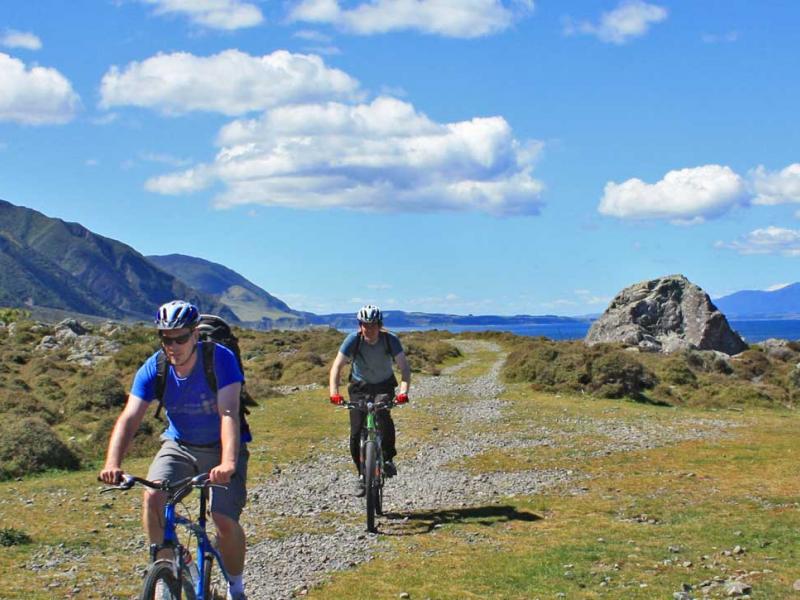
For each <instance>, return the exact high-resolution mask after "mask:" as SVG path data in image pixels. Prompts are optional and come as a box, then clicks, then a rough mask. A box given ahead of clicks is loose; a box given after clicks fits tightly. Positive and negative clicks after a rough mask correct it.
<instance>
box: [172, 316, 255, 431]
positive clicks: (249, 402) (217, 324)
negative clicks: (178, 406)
mask: <svg viewBox="0 0 800 600" xmlns="http://www.w3.org/2000/svg"><path fill="white" fill-rule="evenodd" d="M197 330H198V331H199V332H200V342H201V343H200V348H201V351H202V353H203V367H204V370H205V372H206V381H207V382H208V387H209V388H210V389H211V390H212V391H213V392H214V393H216V392H217V374H216V373H215V372H214V343H217V344H220V345H221V346H225V347H226V348H228V350H230V351H232V352H233V354H234V355H235V356H236V361H237V362H238V363H239V369H240V370H241V371H242V373H243V374H244V366H243V365H242V353H241V351H240V350H239V338H237V337H236V335H234V333H233V330H232V329H231V327H230V325H228V323H226V322H225V320H224V319H223V318H222V317H218V316H216V315H200V322H199V323H198V325H197ZM167 366H168V365H167V355H166V354H164V351H163V350H161V351H160V352H159V353H158V356H156V398H157V399H158V408H157V409H156V419H159V420H160V419H161V416H160V415H161V408H162V407H163V406H164V391H165V389H166V387H167ZM250 406H258V403H257V402H256V401H255V400H254V399H253V397H252V396H251V395H250V393H249V392H248V391H247V388H246V387H245V383H244V381H243V382H242V391H241V393H240V395H239V422H240V427H241V430H242V432H243V433H249V432H250V426H249V425H248V424H247V419H246V418H245V415H249V414H250V410H249V408H248V407H250Z"/></svg>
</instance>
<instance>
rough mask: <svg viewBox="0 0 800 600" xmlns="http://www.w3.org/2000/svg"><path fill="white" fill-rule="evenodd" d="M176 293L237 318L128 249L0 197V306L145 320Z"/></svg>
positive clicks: (123, 245)
mask: <svg viewBox="0 0 800 600" xmlns="http://www.w3.org/2000/svg"><path fill="white" fill-rule="evenodd" d="M174 298H186V299H188V300H190V301H192V302H195V303H197V304H198V306H200V307H201V308H202V309H203V310H205V311H209V312H211V311H213V312H218V313H219V314H221V315H223V316H224V317H225V318H229V319H231V320H232V321H236V316H235V315H234V313H233V312H232V311H231V310H230V309H229V308H227V307H226V306H225V305H224V304H222V303H220V302H219V301H218V300H217V299H216V298H214V297H213V296H210V295H208V294H205V293H202V292H198V291H197V290H195V289H193V288H191V287H190V286H188V285H187V284H186V283H184V282H183V281H181V280H179V279H177V278H175V277H174V276H172V275H170V274H169V273H167V272H165V271H163V270H161V269H159V268H157V267H156V266H154V265H153V264H152V263H151V262H149V261H148V260H147V259H145V258H144V256H142V255H141V254H140V253H138V252H137V251H136V250H134V249H133V248H131V247H130V246H127V245H125V244H123V243H121V242H118V241H116V240H112V239H110V238H106V237H103V236H100V235H97V234H95V233H92V232H91V231H89V230H88V229H86V228H85V227H83V226H82V225H79V224H77V223H68V222H65V221H62V220H61V219H54V218H50V217H47V216H45V215H43V214H42V213H40V212H37V211H35V210H32V209H29V208H24V207H21V206H15V205H14V204H11V203H10V202H6V201H4V200H0V305H2V306H10V307H23V306H24V307H31V308H38V307H45V308H52V309H59V310H64V311H69V312H75V313H81V314H86V315H92V316H99V317H105V318H112V319H135V320H139V319H145V320H149V319H151V318H152V316H153V314H154V312H155V308H156V307H157V306H158V305H159V304H161V303H163V302H166V301H168V300H171V299H174Z"/></svg>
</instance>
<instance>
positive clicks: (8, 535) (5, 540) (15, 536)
mask: <svg viewBox="0 0 800 600" xmlns="http://www.w3.org/2000/svg"><path fill="white" fill-rule="evenodd" d="M32 541H33V540H32V539H31V536H29V535H28V534H27V533H25V532H24V531H20V530H19V529H14V528H13V527H4V528H3V529H0V546H21V545H22V544H30V543H31V542H32Z"/></svg>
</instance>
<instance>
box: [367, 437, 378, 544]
mask: <svg viewBox="0 0 800 600" xmlns="http://www.w3.org/2000/svg"><path fill="white" fill-rule="evenodd" d="M377 471H378V445H377V444H376V443H375V442H367V445H366V448H365V449H364V487H365V488H366V492H367V531H371V532H374V531H376V530H375V510H376V509H377V504H378V502H377V499H378V485H379V481H378V478H379V477H380V475H379V474H378V472H377Z"/></svg>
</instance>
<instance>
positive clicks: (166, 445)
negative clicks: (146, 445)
mask: <svg viewBox="0 0 800 600" xmlns="http://www.w3.org/2000/svg"><path fill="white" fill-rule="evenodd" d="M220 452H221V449H220V447H219V446H211V447H205V446H192V445H190V444H179V443H178V442H175V441H174V440H164V441H163V443H162V444H161V449H160V450H159V451H158V454H156V457H155V458H154V459H153V462H152V463H150V469H149V470H148V471H147V478H148V479H149V480H150V481H163V480H165V479H168V480H169V481H177V480H178V479H183V478H185V477H193V476H194V475H199V474H200V473H207V472H208V471H210V470H211V469H213V468H214V467H216V466H217V465H219V459H220ZM249 458H250V452H248V450H247V444H242V445H241V447H240V449H239V457H238V458H237V460H236V473H234V475H233V477H231V481H230V483H229V484H228V485H227V488H228V489H226V490H223V489H219V488H212V489H211V512H212V513H220V514H223V515H225V516H226V517H230V518H231V519H233V520H234V521H237V522H238V521H239V515H241V514H242V509H243V508H244V505H245V504H246V503H247V461H248V459H249Z"/></svg>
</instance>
